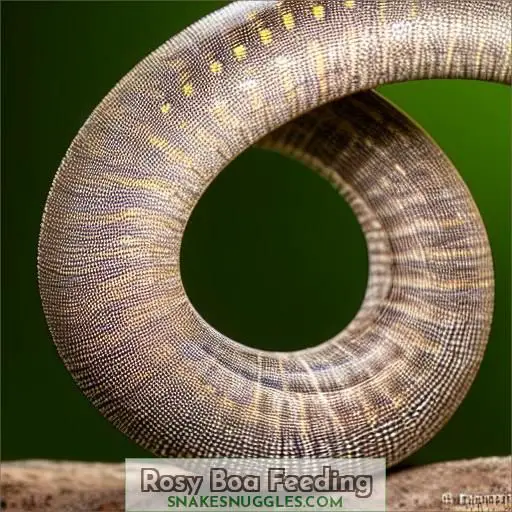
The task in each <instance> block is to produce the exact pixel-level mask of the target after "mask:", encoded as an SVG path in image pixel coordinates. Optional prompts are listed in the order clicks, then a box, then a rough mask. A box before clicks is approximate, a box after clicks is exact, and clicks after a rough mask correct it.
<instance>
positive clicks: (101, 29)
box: [2, 1, 511, 464]
mask: <svg viewBox="0 0 512 512" xmlns="http://www.w3.org/2000/svg"><path fill="white" fill-rule="evenodd" d="M222 4H223V3H222V2H190V1H189V2H170V3H164V2H157V3H144V4H142V3H135V2H126V3H125V2H113V3H105V2H101V3H99V2H98V3H75V2H55V3H44V2H37V3H28V2H7V3H5V2H4V3H2V25H3V27H2V48H3V55H2V77H3V80H2V116H3V118H2V121H3V123H2V125H3V126H2V128H3V130H2V146H3V152H2V168H3V173H2V180H3V181H2V199H3V201H2V213H3V215H2V242H3V243H2V252H3V258H2V265H3V269H2V270H3V301H2V316H3V322H2V335H3V336H2V340H3V343H2V452H3V458H4V459H14V458H43V457H44V458H55V459H83V460H122V459H123V458H125V457H137V456H145V455H147V453H146V452H145V451H143V450H142V449H140V448H138V447H137V446H135V444H133V443H132V442H131V441H129V440H128V439H127V438H125V437H124V436H123V435H122V434H121V433H119V432H118V431H117V430H116V429H115V428H114V427H111V426H110V424H109V423H108V422H107V421H106V420H105V419H103V418H102V417H101V416H100V414H99V413H98V412H97V411H96V410H95V409H94V408H93V407H92V405H90V404H89V403H88V401H87V400H86V399H85V398H84V397H83V396H82V395H81V393H80V392H79V391H78V389H77V388H76V387H75V385H74V383H73V381H72V379H71V377H70V376H69V375H68V374H67V372H66V370H65V369H64V366H63V365H62V364H61V362H60V360H59V359H58V357H57V354H56V352H55V349H54V347H53V344H52V342H51V339H50V337H49V334H48V330H47V328H46V324H45V321H44V317H43V314H42V311H41V306H40V300H39V295H38V290H37V283H36V246H37V238H38V231H39V222H40V218H41V213H42V209H43V205H44V201H45V198H46V194H47V191H48V189H49V186H50V183H51V180H52V177H53V175H54V173H55V171H56V169H57V167H58V165H59V162H60V159H61V158H62V156H63V155H64V152H65V151H66V148H67V147H68V145H69V144H70V142H71V140H72V138H73V136H74V135H75V133H76V132H77V130H78V129H79V128H80V126H81V125H82V123H83V122H84V120H85V118H86V116H87V115H88V114H89V113H90V111H91V110H92V109H93V108H94V107H95V106H96V104H97V103H98V102H99V101H100V100H101V98H102V97H103V96H104V95H105V94H106V93H107V92H108V90H109V89H110V88H111V87H112V86H113V85H114V84H115V83H116V81H117V80H118V79H120V78H121V77H122V76H123V75H124V74H125V73H126V72H127V71H128V70H129V69H130V68H131V67H132V66H133V65H134V64H136V63H137V62H138V61H139V60H140V59H141V58H143V57H144V56H145V55H146V54H147V53H149V52H150V51H151V50H152V49H154V48H155V47H157V46H158V45H159V44H161V43H162V42H163V41H164V40H166V39H167V38H169V37H170V36H171V35H173V34H174V33H176V32H177V31H179V30H180V29H181V28H184V27H185V26H187V25H188V24H190V23H191V22H193V21H194V20H196V19H198V18H199V17H201V16H202V15H204V14H206V13H208V12H210V11H212V10H214V9H216V8H218V7H220V6H221V5H222ZM382 92H384V94H385V95H386V96H388V97H389V98H390V99H392V100H393V101H394V102H395V103H397V104H398V105H400V106H401V107H402V108H403V109H404V110H405V111H406V112H408V113H409V114H410V115H411V116H412V117H413V118H415V119H416V120H417V121H418V122H419V123H420V124H422V125H423V126H424V127H425V129H426V130H427V131H428V132H430V134H431V135H432V136H433V137H434V138H435V139H436V140H437V142H438V143H439V144H440V145H441V146H442V147H443V149H444V150H445V151H446V152H447V154H448V155H449V156H450V157H451V159H452V160H453V162H454V163H455V165H456V166H457V168H458V169H459V170H460V172H461V174H462V176H463V178H464V179H465V181H466V183H467V184H468V186H469V187H470V189H471V191H472V193H473V195H474V197H475V200H476V202H477V204H478V206H479V208H480V211H481V213H482V216H483V218H484V220H485V223H486V226H487V229H488V233H489V237H490V240H491V244H492V248H493V254H494V259H495V268H496V310H495V317H494V324H493V329H492V336H491V339H490V342H489V346H488V350H487V353H486V356H485V359H484V361H483V364H482V367H481V371H480V373H479V374H478V377H477V379H476V381H475V383H474V385H473V387H472V389H471V391H470V393H469V395H468V396H467V398H466V400H465V401H464V403H463V404H462V406H461V407H460V408H459V410H458V411H457V413H456V414H455V416H454V417H453V419H452V420H451V421H450V422H449V424H448V425H447V426H446V427H445V428H444V429H443V431H442V432H440V433H439V434H438V435H437V436H436V437H435V439H434V440H433V441H431V442H430V443H429V444H428V445H427V446H425V447H424V448H423V449H421V450H420V451H418V452H417V453H416V454H415V455H413V456H412V457H410V458H409V459H408V460H407V461H406V462H405V463H406V464H423V463H426V462H431V461H438V460H447V459H456V458H469V457H475V456H485V455H498V454H507V453H510V429H511V420H510V412H511V411H510V398H511V397H510V378H511V365H510V358H511V353H510V264H509V260H510V232H511V230H510V173H509V171H510V164H511V157H510V142H509V141H510V135H511V133H510V132H511V128H510V127H511V119H510V90H509V89H508V88H507V87H504V86H500V85H496V84H486V83H477V82H455V81H451V82H447V81H431V82H428V83H427V82H417V83H409V84H400V85H394V86H387V87H385V88H383V89H382ZM182 262H183V273H184V280H185V285H186V288H187V292H188V293H189V294H190V296H191V298H192V300H193V302H194V304H195V305H196V307H197V308H198V309H199V311H200V312H201V313H202V314H203V316H204V317H206V319H208V320H209V321H210V322H211V323H212V324H213V325H214V326H216V327H217V328H218V329H220V330H221V331H222V332H224V333H225V334H228V335H230V336H232V337H234V338H236V339H237V340H239V341H242V342H245V343H248V344H251V345H253V346H260V347H262V348H272V349H280V350H286V349H291V348H298V347H304V346H309V345H314V344H316V343H318V342H320V341H322V340H324V339H326V338H327V337H329V336H331V335H333V334H335V333H336V332H337V331H339V330H340V329H342V328H343V327H344V326H345V325H346V324H347V322H348V321H349V320H350V319H351V318H352V316H353V315H354V313H355V312H356V311H357V308H358V306H359V304H360V301H361V299H362V297H363V293H364V288H365V284H366V278H367V260H366V248H365V244H364V240H363V237H362V234H361V231H360V229H359V227H358V225H357V222H356V220H355V218H354V216H353V214H352V212H351V211H350V209H349V208H348V206H347V205H346V204H345V202H344V201H343V200H342V199H340V198H339V197H338V196H337V195H336V194H335V193H334V191H333V190H332V189H331V187H330V186H329V185H327V184H326V183H325V182H324V181H323V180H322V179H320V178H319V177H317V176H316V175H315V174H313V173H312V172H311V171H309V170H308V169H306V168H304V167H302V166H300V165H299V164H297V163H294V162H290V161H288V160H286V159H285V158H283V157H280V156H278V155H274V154H271V153H265V152H263V151H260V150H255V149H252V150H249V151H248V152H247V153H245V154H244V155H242V156H241V157H240V158H239V159H237V160H236V162H234V163H233V164H231V165H230V166H229V168H228V169H227V170H226V171H225V172H224V173H222V174H221V175H220V177H219V178H218V179H217V180H216V181H215V182H214V184H213V185H212V187H211V188H210V189H209V190H208V191H207V193H206V194H205V196H204V197H203V199H202V200H201V202H200V205H199V207H198V209H197V210H196V211H195V213H194V215H193V217H192V219H191V222H190V224H189V228H188V229H187V233H186V237H185V240H184V247H183V252H182Z"/></svg>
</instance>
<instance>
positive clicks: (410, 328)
mask: <svg viewBox="0 0 512 512" xmlns="http://www.w3.org/2000/svg"><path fill="white" fill-rule="evenodd" d="M510 17H511V3H510V0H318V1H316V0H312V1H309V0H301V1H287V0H285V1H279V2H276V1H263V2H262V1H256V2H248V1H241V2H235V3H233V4H230V5H228V6H226V7H224V8H223V9H221V10H219V11H217V12H214V13H212V14H211V15H209V16H207V17H205V18H204V19H202V20H200V21H198V22H197V23H195V24H193V25H192V26H191V27H189V28H187V29H186V30H184V31H183V32H182V33H180V34H179V35H177V36H175V37H173V38H171V39H170V40H169V41H168V42H166V43H165V44H163V45H162V46H161V47H160V48H158V49H157V50H156V51H154V52H153V53H152V54H151V55H149V56H148V57H147V58H145V59H144V60H143V61H142V62H141V63H139V64H138V65H137V66H136V67H135V68H134V69H133V70H132V71H131V72H129V73H128V74H127V75H126V76H125V77H124V78H123V79H122V80H121V81H120V82H119V83H118V84H117V85H116V86H115V87H114V89H113V90H112V91H111V92H110V93H109V94H108V95H107V96H106V97H105V99H104V100H103V101H102V102H101V103H100V105H99V106H98V107H97V108H96V109H95V111H94V112H93V113H92V115H91V116H90V117H89V118H88V120H87V121H86V123H85V124H84V126H83V127H82V129H81V130H80V131H79V133H78V135H77V136H76V138H75V139H74V141H73V143H72V145H71V147H70V148H69V150H68V152H67V154H66V155H65V158H64V160H63V162H62V165H61V167H60V169H59V171H58V173H57V175H56V177H55V180H54V182H53V185H52V188H51V191H50V194H49V197H48V200H47V204H46V208H45V213H44V216H43V222H42V227H41V235H40V242H39V256H38V272H39V282H40V290H41V296H42V302H43V307H44V312H45V315H46V317H47V320H48V324H49V327H50V330H51V333H52V336H53V338H54V340H55V343H56V346H57V349H58V352H59V354H60V356H61V357H62V359H63V361H64V363H65V365H66V366H67V368H68V369H69V371H70V372H71V374H72V375H73V377H74V379H75V380H76V382H77V383H78V385H79V386H80V388H81V390H82V391H83V392H84V393H85V394H86V396H87V397H88V398H89V399H90V400H91V401H92V402H93V403H94V404H95V405H96V406H97V407H98V409H99V410H100V411H101V412H102V413H103V414H104V415H105V416H106V417H107V418H108V419H110V421H112V422H113V424H114V425H116V426H117V427H118V428H119V429H120V430H121V431H123V432H124V433H125V434H127V435H128V436H129V437H130V438H131V439H133V440H134V441H135V442H137V443H139V444H140V445H142V446H143V447H145V448H147V449H149V450H151V451H152V452H153V453H155V454H158V455H164V456H180V455H195V456H199V457H201V456H213V455H220V456H238V457H251V456H267V457H277V456H286V455H289V456H301V455H302V456H347V457H361V456H374V457H385V458H386V461H387V464H388V465H392V464H394V463H396V462H398V461H399V460H401V459H403V458H404V457H406V456H407V455H408V454H410V453H412V452H413V451H415V450H416V449H418V448H419V447H420V446H421V445H423V444H424V443H425V442H426V441H428V440H429V439H430V438H431V437H432V436H433V435H434V434H435V433H436V432H437V431H438V430H439V429H440V428H441V427H442V426H443V425H444V424H445V422H446V421H447V420H448V418H449V417H450V416H451V415H452V413H453V412H454V410H455V409H456V408H457V406H458V404H459V403H460V401H461V400H462V398H463V397H464V395H465V393H466V392H467V390H468V388H469V386H470V385H471V382H472V381H473V379H474V377H475V375H476V372H477V370H478V367H479V364H480V361H481V359H482V357H483V352H484V350H485V345H486V343H487V338H488V334H489V330H490V324H491V318H492V309H493V294H494V279H493V268H492V259H491V252H490V248H489V244H488V241H487V236H486V232H485V229H484V226H483V223H482V220H481V218H480V215H479V213H478V210H477V208H476V206H475V204H474V202H473V200H472V198H471V196H470V194H469V192H468V190H467V189H466V187H465V185H464V183H463V181H462V179H461V178H460V177H459V176H458V174H457V172H456V171H455V169H454V168H453V167H452V165H451V163H450V162H449V160H448V159H447V157H445V156H444V154H443V153H442V152H441V151H440V149H439V148H438V147H437V146H436V145H435V144H434V143H433V142H432V140H431V139H430V138H429V137H428V136H427V135H425V134H424V133H423V131H422V130H421V129H420V128H419V127H418V126H416V125H415V124H414V123H413V122H412V121H410V120H409V119H408V118H407V117H405V116H404V115H403V114H402V113H400V112H399V111H397V109H395V108H394V107H393V106H391V105H389V104H388V103H387V101H385V100H384V99H383V98H381V97H380V96H378V95H377V94H376V93H373V92H371V91H370V89H373V88H375V87H376V86H378V85H380V84H385V83H391V82H398V81H406V80H416V79H423V78H469V79H482V80H488V81H493V82H500V83H509V82H510V80H511V55H510V53H511V44H510V42H511V28H510ZM349 95H350V96H349ZM342 98H343V99H342ZM426 101H432V102H433V103H435V100H434V99H432V100H430V99H426ZM256 142H259V144H260V145H262V146H265V147H268V148H273V149H276V150H278V151H280V152H282V153H285V154H289V155H292V156H294V157H295V158H298V159H299V160H302V161H303V162H306V163H307V164H308V165H309V166H311V167H313V168H314V169H315V170H317V171H318V172H319V173H321V174H322V175H323V176H324V177H325V178H326V179H327V180H328V181H329V182H330V183H331V184H332V185H333V186H334V187H335V188H336V189H337V190H338V191H339V192H340V193H341V194H342V195H343V196H344V197H345V198H346V199H347V201H348V202H349V203H350V205H351V206H352V208H353V210H354V212H355V214H356V216H357V218H358V220H359V221H360V223H361V226H362V229H363V231H364V234H365V237H366V241H367V245H368V254H369V280H368V286H367V291H366V295H365V298H364V301H363V304H362V306H361V308H360V311H359V312H358V314H357V315H356V317H355V318H354V319H353V321H352V322H351V323H350V324H349V325H348V326H347V328H346V329H344V330H343V331H342V332H341V333H339V334H338V335H336V336H334V337H333V338H332V339H329V340H327V341H325V342H323V343H321V344H320V345H318V346H316V347H312V348H308V349H304V350H299V351H295V352H269V351H262V350H257V349H254V348H249V347H246V346H244V345H242V344H240V343H238V342H236V341H234V340H231V339H229V338H227V337H226V336H224V335H223V334H221V333H219V332H217V331H216V330H215V329H214V328H213V327H211V326H210V325H208V324H207V323H206V321H205V320H204V319H203V318H202V317H201V316H200V315H199V313H198V312H197V311H196V310H195V309H194V307H193V306H192V304H191V303H190V301H189V299H188V298H187V295H186V293H185V290H184V287H183V283H182V281H181V276H180V267H179V257H180V244H181V240H182V236H183V232H184V229H185V226H186V224H187V220H188V218H189V216H190V214H191V212H192V210H193V208H194V206H195V205H196V204H197V202H198V200H199V198H200V197H201V195H202V193H203V192H204V191H205V189H206V188H207V187H208V185H209V184H210V183H211V182H212V180H213V179H214V178H215V177H216V176H217V175H218V173H219V172H220V171H221V170H222V169H223V168H224V167H225V166H226V165H227V164H228V163H229V162H230V161H231V160H232V159H234V158H235V157H236V156H237V155H238V154H240V153H241V152H242V151H243V150H244V149H245V148H247V147H248V146H250V145H251V144H253V143H256Z"/></svg>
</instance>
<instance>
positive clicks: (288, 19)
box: [283, 12, 295, 30]
mask: <svg viewBox="0 0 512 512" xmlns="http://www.w3.org/2000/svg"><path fill="white" fill-rule="evenodd" d="M283 24H284V27H285V28H286V30H291V29H292V28H293V27H295V20H294V19H293V14H292V13H291V12H288V13H286V14H283Z"/></svg>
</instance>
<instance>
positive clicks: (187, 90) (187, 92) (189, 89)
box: [183, 82, 194, 96]
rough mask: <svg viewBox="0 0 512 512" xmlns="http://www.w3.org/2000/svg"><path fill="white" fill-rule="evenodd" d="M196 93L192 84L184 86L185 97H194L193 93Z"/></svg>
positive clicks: (188, 83)
mask: <svg viewBox="0 0 512 512" xmlns="http://www.w3.org/2000/svg"><path fill="white" fill-rule="evenodd" d="M193 92H194V88H193V87H192V84H191V83H190V82H187V83H186V84H185V85H184V86H183V94H184V95H185V96H192V93H193Z"/></svg>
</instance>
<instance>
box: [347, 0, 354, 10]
mask: <svg viewBox="0 0 512 512" xmlns="http://www.w3.org/2000/svg"><path fill="white" fill-rule="evenodd" d="M355 3H356V2H355V0H345V7H347V8H348V9H352V7H354V5H355Z"/></svg>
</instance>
